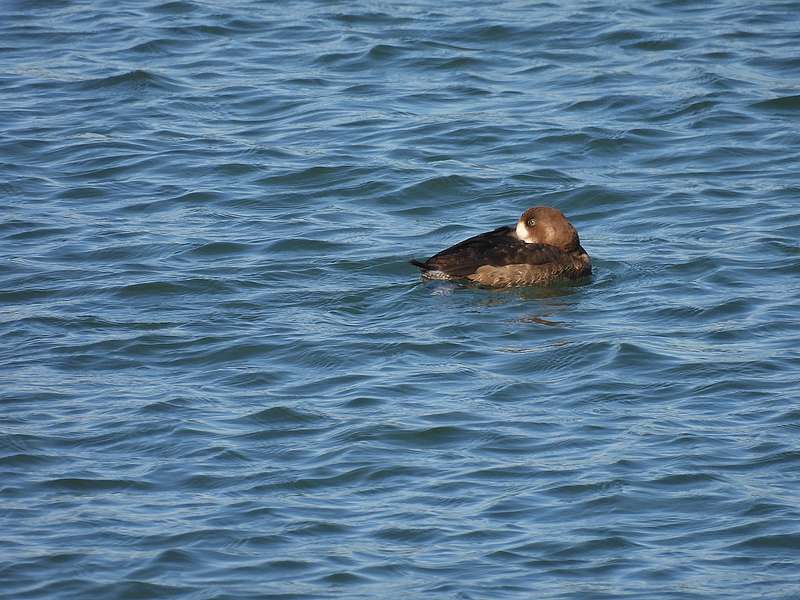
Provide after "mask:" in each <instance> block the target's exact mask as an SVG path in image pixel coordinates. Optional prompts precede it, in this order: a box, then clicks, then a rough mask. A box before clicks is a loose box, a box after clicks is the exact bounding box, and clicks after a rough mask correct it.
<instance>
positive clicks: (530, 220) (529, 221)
mask: <svg viewBox="0 0 800 600" xmlns="http://www.w3.org/2000/svg"><path fill="white" fill-rule="evenodd" d="M535 225H536V219H528V227H533V226H535Z"/></svg>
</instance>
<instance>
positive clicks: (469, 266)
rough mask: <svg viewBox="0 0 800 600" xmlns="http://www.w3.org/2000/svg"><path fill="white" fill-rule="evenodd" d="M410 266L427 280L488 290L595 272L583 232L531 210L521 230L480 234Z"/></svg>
mask: <svg viewBox="0 0 800 600" xmlns="http://www.w3.org/2000/svg"><path fill="white" fill-rule="evenodd" d="M411 264H412V265H414V266H416V267H419V268H420V269H421V270H422V276H423V277H425V278H427V279H452V280H468V281H472V282H474V283H477V284H479V285H483V286H486V287H511V286H525V285H545V284H549V283H553V282H556V281H560V280H574V279H580V278H581V277H585V276H587V275H590V274H591V272H592V261H591V259H590V258H589V255H588V254H587V253H586V250H584V249H583V247H582V246H581V243H580V239H579V238H578V232H577V231H575V228H574V227H573V226H572V224H571V223H570V222H569V221H568V220H567V218H566V217H565V216H564V214H563V213H562V212H561V211H560V210H558V209H557V208H552V207H550V206H536V207H534V208H529V209H528V210H526V211H525V212H524V213H522V216H521V217H520V218H519V221H517V224H516V226H504V227H498V228H497V229H494V230H492V231H487V232H486V233H481V234H480V235H476V236H474V237H471V238H469V239H466V240H464V241H463V242H459V243H458V244H456V245H455V246H451V247H450V248H447V249H446V250H442V251H441V252H439V253H438V254H434V255H433V256H431V257H430V258H429V259H428V260H425V261H418V260H412V261H411Z"/></svg>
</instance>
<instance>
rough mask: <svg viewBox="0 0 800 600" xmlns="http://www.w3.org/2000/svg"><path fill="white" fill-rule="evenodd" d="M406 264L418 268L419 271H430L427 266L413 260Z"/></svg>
mask: <svg viewBox="0 0 800 600" xmlns="http://www.w3.org/2000/svg"><path fill="white" fill-rule="evenodd" d="M408 262H410V263H411V264H412V265H414V266H415V267H419V268H420V269H424V270H428V269H430V267H429V266H428V265H426V264H425V263H424V262H419V261H418V260H416V259H413V258H412V259H411V260H410V261H408Z"/></svg>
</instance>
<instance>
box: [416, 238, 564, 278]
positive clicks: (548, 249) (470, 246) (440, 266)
mask: <svg viewBox="0 0 800 600" xmlns="http://www.w3.org/2000/svg"><path fill="white" fill-rule="evenodd" d="M562 255H563V252H562V251H561V250H559V249H558V248H555V247H553V246H548V245H546V244H526V243H525V242H521V241H520V240H518V239H517V237H516V236H515V235H514V230H513V229H512V228H511V227H498V228H497V229H495V230H494V231H488V232H486V233H482V234H480V235H476V236H475V237H471V238H469V239H466V240H464V241H463V242H459V243H458V244H456V245H455V246H451V247H450V248H447V249H446V250H442V251H441V252H439V253H438V254H435V255H433V256H431V257H430V258H429V259H428V260H426V261H425V262H418V261H413V264H415V265H416V266H418V267H420V268H422V269H425V270H427V271H441V272H443V273H445V274H447V275H449V276H450V277H466V276H467V275H471V274H472V273H474V272H475V271H477V270H478V268H479V267H482V266H485V265H491V266H493V267H503V266H506V265H516V264H528V265H539V264H544V263H548V262H552V261H557V260H559V259H560V258H561V257H562Z"/></svg>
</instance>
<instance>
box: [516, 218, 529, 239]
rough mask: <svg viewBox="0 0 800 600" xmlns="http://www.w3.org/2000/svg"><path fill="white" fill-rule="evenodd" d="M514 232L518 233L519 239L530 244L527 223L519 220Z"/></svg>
mask: <svg viewBox="0 0 800 600" xmlns="http://www.w3.org/2000/svg"><path fill="white" fill-rule="evenodd" d="M514 233H516V234H517V239H519V240H522V241H523V242H525V243H528V244H530V238H529V237H528V228H527V227H525V223H523V222H522V221H519V222H518V223H517V230H516V231H515V232H514Z"/></svg>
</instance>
